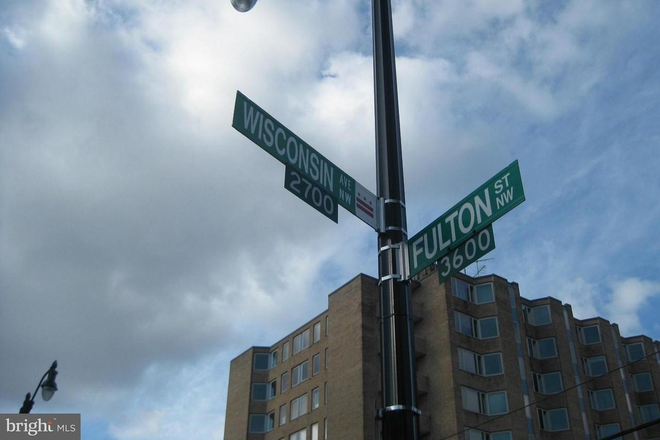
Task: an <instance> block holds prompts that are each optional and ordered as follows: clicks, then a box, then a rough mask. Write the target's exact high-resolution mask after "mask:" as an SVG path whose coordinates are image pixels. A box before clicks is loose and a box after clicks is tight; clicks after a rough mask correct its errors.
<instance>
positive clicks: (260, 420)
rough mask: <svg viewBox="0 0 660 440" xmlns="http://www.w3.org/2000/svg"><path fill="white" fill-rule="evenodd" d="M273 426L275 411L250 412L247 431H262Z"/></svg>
mask: <svg viewBox="0 0 660 440" xmlns="http://www.w3.org/2000/svg"><path fill="white" fill-rule="evenodd" d="M273 428H275V412H274V411H273V412H270V413H268V414H250V423H249V431H250V432H251V433H256V434H258V433H264V432H269V431H272V430H273Z"/></svg>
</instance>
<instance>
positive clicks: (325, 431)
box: [323, 418, 328, 440]
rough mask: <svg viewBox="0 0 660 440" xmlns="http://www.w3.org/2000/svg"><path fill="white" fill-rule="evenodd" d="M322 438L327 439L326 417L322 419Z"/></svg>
mask: <svg viewBox="0 0 660 440" xmlns="http://www.w3.org/2000/svg"><path fill="white" fill-rule="evenodd" d="M323 440H328V419H327V418H325V419H323Z"/></svg>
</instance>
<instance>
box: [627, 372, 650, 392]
mask: <svg viewBox="0 0 660 440" xmlns="http://www.w3.org/2000/svg"><path fill="white" fill-rule="evenodd" d="M632 382H633V388H634V389H635V391H636V392H638V393H642V392H644V391H652V390H653V380H652V379H651V373H639V374H633V375H632Z"/></svg>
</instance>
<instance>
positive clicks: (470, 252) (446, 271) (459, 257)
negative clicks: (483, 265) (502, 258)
mask: <svg viewBox="0 0 660 440" xmlns="http://www.w3.org/2000/svg"><path fill="white" fill-rule="evenodd" d="M493 249H495V236H494V235H493V225H488V226H486V228H484V229H482V230H481V231H479V233H478V234H475V235H473V236H472V238H469V239H468V240H467V241H465V242H464V243H463V244H461V245H459V246H458V247H457V248H456V249H455V250H454V251H452V252H450V253H449V254H447V255H445V256H444V257H442V258H441V259H440V261H438V279H439V281H440V284H442V283H444V282H445V281H447V280H448V279H449V278H451V277H452V276H453V275H454V274H455V273H458V272H460V271H462V270H463V269H465V268H466V267H468V266H469V265H470V264H472V263H474V262H475V261H477V260H478V259H479V258H481V257H483V256H484V255H486V254H487V253H488V252H490V251H492V250H493Z"/></svg>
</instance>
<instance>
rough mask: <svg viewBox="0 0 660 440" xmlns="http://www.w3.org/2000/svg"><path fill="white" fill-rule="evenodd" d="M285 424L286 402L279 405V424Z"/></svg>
mask: <svg viewBox="0 0 660 440" xmlns="http://www.w3.org/2000/svg"><path fill="white" fill-rule="evenodd" d="M285 424H286V403H285V404H284V405H282V406H280V426H282V425H285Z"/></svg>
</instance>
